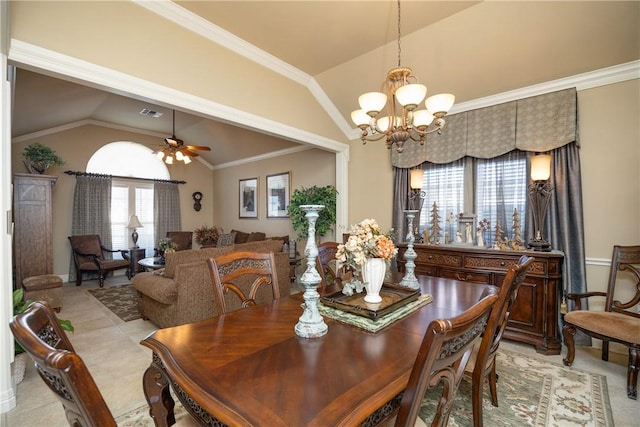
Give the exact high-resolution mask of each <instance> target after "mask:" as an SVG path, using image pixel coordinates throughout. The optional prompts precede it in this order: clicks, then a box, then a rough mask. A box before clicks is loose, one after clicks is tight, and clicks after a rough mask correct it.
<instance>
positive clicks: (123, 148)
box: [86, 141, 171, 256]
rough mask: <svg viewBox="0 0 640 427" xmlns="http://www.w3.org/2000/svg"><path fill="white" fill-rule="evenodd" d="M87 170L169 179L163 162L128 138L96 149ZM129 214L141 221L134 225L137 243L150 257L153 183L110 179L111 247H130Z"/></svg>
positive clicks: (152, 243)
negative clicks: (135, 226) (136, 225)
mask: <svg viewBox="0 0 640 427" xmlns="http://www.w3.org/2000/svg"><path fill="white" fill-rule="evenodd" d="M86 170H87V172H91V173H99V174H107V175H113V176H120V177H132V178H149V179H171V177H170V175H169V170H168V169H167V166H166V165H165V164H164V162H163V161H162V160H160V159H158V158H157V157H156V156H154V155H152V150H151V149H149V148H148V147H145V146H144V145H142V144H138V143H136V142H130V141H116V142H112V143H110V144H107V145H105V146H103V147H102V148H100V149H99V150H97V151H96V152H95V153H94V154H93V156H91V158H90V159H89V162H88V163H87V169H86ZM132 215H136V216H137V217H138V219H139V220H140V223H141V224H142V228H137V229H136V232H137V233H138V236H139V237H138V246H139V247H140V248H144V249H146V256H153V249H154V246H155V240H156V239H155V236H154V234H153V230H154V224H153V182H151V181H140V180H135V179H126V178H114V179H113V180H112V188H111V238H112V245H113V247H114V248H129V247H132V246H133V240H132V239H131V234H132V232H133V230H131V229H129V228H128V227H127V226H128V224H129V219H130V218H131V216H132Z"/></svg>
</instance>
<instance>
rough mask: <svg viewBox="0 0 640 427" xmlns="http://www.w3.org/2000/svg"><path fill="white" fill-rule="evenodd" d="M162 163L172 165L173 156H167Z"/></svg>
mask: <svg viewBox="0 0 640 427" xmlns="http://www.w3.org/2000/svg"><path fill="white" fill-rule="evenodd" d="M164 162H165V163H166V164H168V165H172V164H173V156H167V158H166V159H164Z"/></svg>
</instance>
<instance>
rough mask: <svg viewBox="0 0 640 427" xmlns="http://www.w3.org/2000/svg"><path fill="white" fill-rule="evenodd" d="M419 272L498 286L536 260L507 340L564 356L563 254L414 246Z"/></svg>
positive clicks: (401, 266)
mask: <svg viewBox="0 0 640 427" xmlns="http://www.w3.org/2000/svg"><path fill="white" fill-rule="evenodd" d="M399 248H400V250H399V251H398V257H397V260H398V268H399V270H400V271H404V264H405V262H406V260H405V259H404V252H405V251H406V249H407V245H406V243H402V244H400V245H399ZM414 250H415V251H416V254H417V258H416V259H415V261H414V262H415V264H416V267H415V272H416V274H423V275H428V276H436V277H445V278H449V279H456V280H462V281H466V282H474V283H489V284H491V285H496V286H500V284H501V283H502V280H503V279H504V277H505V275H506V272H507V269H508V268H509V266H511V265H512V264H517V262H518V260H519V259H520V257H521V256H522V255H527V256H531V257H534V258H535V260H534V262H533V263H532V264H531V268H530V269H529V272H528V273H527V277H526V278H525V281H524V282H523V283H522V285H521V286H520V289H519V290H518V297H517V298H516V302H515V304H514V305H513V309H512V311H511V316H510V317H509V323H508V324H507V328H506V330H505V332H504V337H505V338H507V339H510V340H514V341H518V342H522V343H527V344H532V345H534V346H535V347H536V351H537V352H538V353H542V354H548V355H550V354H560V349H561V344H560V333H559V325H558V309H559V305H560V303H559V298H560V296H561V295H562V293H561V290H562V261H563V259H564V254H563V253H562V252H560V251H552V252H534V251H501V250H494V249H483V248H480V247H477V246H465V245H424V244H414Z"/></svg>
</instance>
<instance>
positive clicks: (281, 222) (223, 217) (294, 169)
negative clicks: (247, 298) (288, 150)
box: [213, 149, 336, 240]
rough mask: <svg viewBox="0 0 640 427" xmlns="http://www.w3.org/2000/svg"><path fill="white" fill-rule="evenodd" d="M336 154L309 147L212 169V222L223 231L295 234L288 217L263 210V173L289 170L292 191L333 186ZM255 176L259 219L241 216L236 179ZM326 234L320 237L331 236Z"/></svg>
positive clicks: (292, 235)
mask: <svg viewBox="0 0 640 427" xmlns="http://www.w3.org/2000/svg"><path fill="white" fill-rule="evenodd" d="M335 158H336V156H335V154H334V153H330V152H327V151H323V150H319V149H309V150H304V151H300V152H297V153H294V154H289V155H286V156H280V157H275V158H272V159H268V160H263V161H260V162H252V163H247V164H245V165H241V166H237V167H233V168H225V169H219V170H215V171H214V173H213V181H214V189H215V194H214V217H215V225H216V226H221V227H223V228H224V230H225V231H227V232H228V231H231V230H232V229H236V230H241V231H246V232H251V231H262V232H264V233H266V234H267V236H283V235H287V234H288V235H289V237H290V238H291V239H294V238H295V237H296V234H295V232H294V231H293V228H291V221H290V220H289V219H288V218H282V219H280V218H269V219H268V218H267V212H266V194H267V193H266V192H267V189H266V176H267V175H273V174H279V173H283V172H291V176H290V179H291V182H290V184H291V192H293V191H294V190H295V189H299V188H302V187H312V186H314V185H317V186H320V187H322V186H325V185H335V181H336V166H335ZM256 177H257V178H258V219H240V218H239V217H238V208H239V204H240V201H239V180H240V179H246V178H256ZM334 237H335V236H334V234H333V233H331V234H328V235H326V236H325V237H324V239H323V240H332V239H334Z"/></svg>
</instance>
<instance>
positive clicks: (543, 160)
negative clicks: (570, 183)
mask: <svg viewBox="0 0 640 427" xmlns="http://www.w3.org/2000/svg"><path fill="white" fill-rule="evenodd" d="M550 176H551V155H550V154H539V155H537V156H532V157H531V179H532V180H533V181H546V180H547V179H549V177H550Z"/></svg>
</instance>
